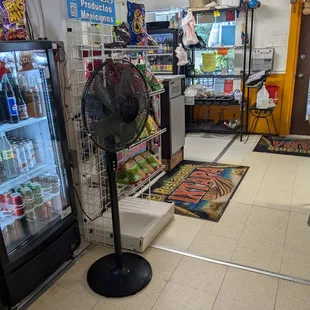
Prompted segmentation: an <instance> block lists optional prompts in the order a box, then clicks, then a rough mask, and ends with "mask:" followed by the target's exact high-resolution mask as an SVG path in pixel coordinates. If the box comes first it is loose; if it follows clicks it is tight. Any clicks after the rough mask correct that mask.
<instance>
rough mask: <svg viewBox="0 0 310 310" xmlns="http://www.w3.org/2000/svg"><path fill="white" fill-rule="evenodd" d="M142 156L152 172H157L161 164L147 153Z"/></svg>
mask: <svg viewBox="0 0 310 310" xmlns="http://www.w3.org/2000/svg"><path fill="white" fill-rule="evenodd" d="M142 156H143V157H144V158H145V159H146V161H147V162H148V163H149V164H150V166H151V167H152V168H153V169H154V170H157V169H159V168H160V167H161V166H162V163H161V162H160V161H159V160H158V159H157V158H156V157H155V156H154V155H152V154H151V153H150V152H149V151H146V152H144V153H142Z"/></svg>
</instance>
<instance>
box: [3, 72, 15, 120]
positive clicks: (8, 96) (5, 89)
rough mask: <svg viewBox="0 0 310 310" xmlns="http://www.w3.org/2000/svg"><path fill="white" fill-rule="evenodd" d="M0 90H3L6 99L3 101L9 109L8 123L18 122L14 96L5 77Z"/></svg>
mask: <svg viewBox="0 0 310 310" xmlns="http://www.w3.org/2000/svg"><path fill="white" fill-rule="evenodd" d="M2 90H3V92H4V95H5V99H6V100H5V101H6V104H7V106H8V110H9V123H18V122H19V117H18V109H17V103H16V98H15V95H14V92H13V89H12V86H11V84H10V81H9V79H8V78H7V77H4V78H3V82H2Z"/></svg>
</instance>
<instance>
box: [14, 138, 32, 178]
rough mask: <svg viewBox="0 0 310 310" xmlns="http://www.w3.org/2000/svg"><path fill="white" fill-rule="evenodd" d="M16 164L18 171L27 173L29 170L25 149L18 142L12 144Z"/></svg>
mask: <svg viewBox="0 0 310 310" xmlns="http://www.w3.org/2000/svg"><path fill="white" fill-rule="evenodd" d="M12 149H13V156H14V164H15V168H16V170H17V172H19V173H26V172H28V171H29V166H28V162H27V158H26V153H25V149H24V147H23V146H21V145H18V144H12Z"/></svg>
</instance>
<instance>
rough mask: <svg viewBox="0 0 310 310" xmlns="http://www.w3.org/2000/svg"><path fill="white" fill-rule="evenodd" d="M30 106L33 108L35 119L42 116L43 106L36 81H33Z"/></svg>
mask: <svg viewBox="0 0 310 310" xmlns="http://www.w3.org/2000/svg"><path fill="white" fill-rule="evenodd" d="M32 104H33V105H34V107H35V114H36V117H42V116H43V104H42V99H41V94H40V88H39V85H38V82H37V81H34V88H33V89H32Z"/></svg>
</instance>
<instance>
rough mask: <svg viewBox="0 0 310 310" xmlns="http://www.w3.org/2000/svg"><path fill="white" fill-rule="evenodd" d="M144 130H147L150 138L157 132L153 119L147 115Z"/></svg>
mask: <svg viewBox="0 0 310 310" xmlns="http://www.w3.org/2000/svg"><path fill="white" fill-rule="evenodd" d="M146 129H147V131H148V133H149V135H150V136H151V135H153V134H154V133H156V132H157V131H158V127H157V124H156V122H155V121H154V119H153V117H152V116H150V115H149V117H148V119H147V122H146Z"/></svg>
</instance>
